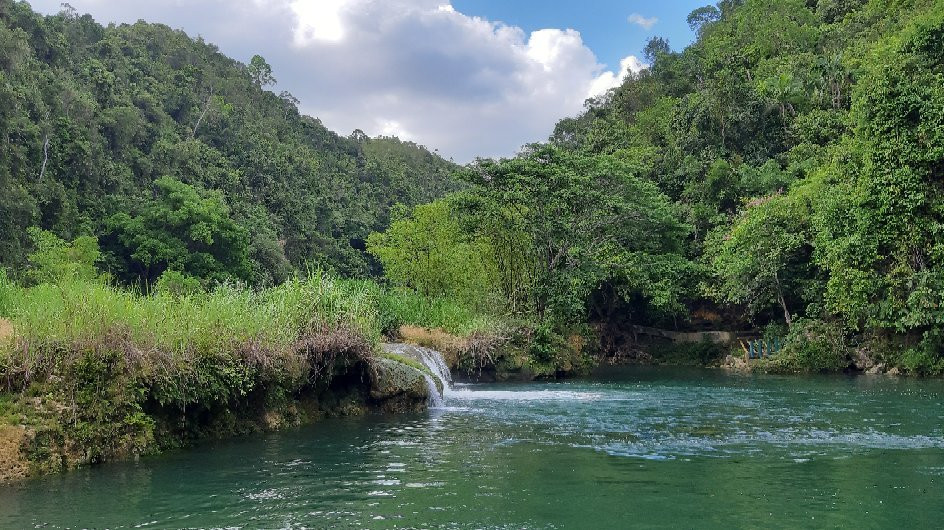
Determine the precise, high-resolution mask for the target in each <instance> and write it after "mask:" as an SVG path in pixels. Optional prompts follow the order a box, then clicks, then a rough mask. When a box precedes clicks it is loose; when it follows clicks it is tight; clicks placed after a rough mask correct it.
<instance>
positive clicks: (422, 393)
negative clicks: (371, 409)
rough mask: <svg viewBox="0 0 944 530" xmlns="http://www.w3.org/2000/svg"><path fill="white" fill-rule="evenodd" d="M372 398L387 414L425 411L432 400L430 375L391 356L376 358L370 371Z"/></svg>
mask: <svg viewBox="0 0 944 530" xmlns="http://www.w3.org/2000/svg"><path fill="white" fill-rule="evenodd" d="M368 374H369V377H370V398H371V400H373V401H375V402H377V403H378V404H379V406H380V409H381V410H383V411H385V412H406V411H417V410H422V409H424V408H425V407H426V403H427V401H428V400H429V387H428V386H427V384H426V377H427V375H426V374H425V373H424V372H422V371H421V370H418V369H416V368H414V367H412V366H410V365H408V364H405V363H402V362H399V361H396V360H394V359H390V358H387V357H381V358H375V359H373V360H372V361H371V364H370V369H369V370H368Z"/></svg>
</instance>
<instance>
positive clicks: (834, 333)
mask: <svg viewBox="0 0 944 530" xmlns="http://www.w3.org/2000/svg"><path fill="white" fill-rule="evenodd" d="M849 355H850V352H849V347H848V345H847V344H846V334H845V330H844V329H843V327H842V325H841V324H838V323H833V322H826V321H822V320H810V319H800V320H797V321H796V322H794V324H793V326H792V327H791V328H790V333H789V334H788V335H787V340H786V343H785V345H784V348H783V350H782V351H781V352H780V353H779V354H777V355H776V356H774V358H773V359H771V360H770V362H769V363H767V367H768V368H771V369H774V370H775V371H800V372H835V371H839V370H843V369H845V368H848V367H849V365H850V357H849Z"/></svg>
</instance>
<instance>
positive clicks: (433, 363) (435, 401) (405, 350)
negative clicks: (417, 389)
mask: <svg viewBox="0 0 944 530" xmlns="http://www.w3.org/2000/svg"><path fill="white" fill-rule="evenodd" d="M383 347H384V349H385V350H386V351H388V352H390V353H395V354H397V355H401V356H403V357H407V358H410V359H413V360H415V361H419V362H420V363H422V364H423V366H425V367H426V368H428V369H429V371H430V372H431V373H432V374H433V376H435V377H436V379H439V383H440V385H437V384H436V381H435V380H434V379H433V377H431V376H430V375H429V374H423V376H424V377H425V378H426V385H427V387H428V388H429V406H430V407H431V408H438V407H441V406H442V404H443V397H444V395H445V394H446V393H448V392H449V391H450V390H451V389H452V373H450V371H449V365H447V364H446V361H445V359H443V356H442V354H441V353H439V352H438V351H436V350H431V349H429V348H424V347H422V346H414V345H412V344H384V345H383ZM440 386H441V387H442V392H440V391H439V388H440Z"/></svg>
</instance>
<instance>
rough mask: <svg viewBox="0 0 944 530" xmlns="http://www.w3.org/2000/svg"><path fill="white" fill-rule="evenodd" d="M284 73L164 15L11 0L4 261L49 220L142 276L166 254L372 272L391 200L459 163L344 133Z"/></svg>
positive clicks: (0, 239)
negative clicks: (115, 21) (164, 21)
mask: <svg viewBox="0 0 944 530" xmlns="http://www.w3.org/2000/svg"><path fill="white" fill-rule="evenodd" d="M277 73H278V72H275V73H274V74H277ZM273 81H274V78H273V72H272V71H271V68H270V67H269V66H268V65H267V64H266V63H265V60H264V59H263V58H261V57H258V56H256V57H254V58H253V60H252V61H249V64H243V63H240V62H239V61H236V60H234V59H231V58H228V57H226V56H224V55H223V54H221V53H220V52H219V50H218V49H217V48H216V47H215V46H213V45H212V44H209V43H206V42H204V41H203V40H202V39H199V38H198V39H193V38H191V37H189V36H188V35H186V34H185V33H183V32H182V31H177V30H173V29H171V28H169V27H167V26H164V25H160V24H149V23H145V22H138V23H135V24H133V25H126V24H122V25H118V26H116V25H109V26H107V27H105V26H102V25H100V24H98V23H97V22H96V21H94V20H93V19H92V18H91V17H90V16H89V15H84V16H79V14H78V13H75V12H74V11H70V10H68V9H66V10H64V11H63V12H61V13H60V14H58V15H56V16H48V17H44V16H41V15H39V14H37V13H35V12H33V10H32V9H31V8H30V6H29V4H27V3H26V2H14V1H12V0H0V189H3V190H4V193H2V194H0V267H2V268H7V269H10V270H11V271H12V272H13V273H14V274H15V275H18V274H17V273H18V271H21V270H22V268H23V267H24V265H25V264H26V257H27V255H28V254H29V253H30V252H31V251H32V250H33V248H34V246H33V244H32V242H31V241H30V238H29V236H28V233H27V229H28V228H30V227H38V228H41V229H44V230H48V231H51V232H53V233H54V234H56V235H58V236H59V237H61V238H64V239H66V240H72V239H75V238H76V237H79V236H95V237H97V238H98V239H99V242H100V244H101V246H102V248H103V250H104V253H103V261H102V262H101V263H102V265H103V267H102V268H104V269H106V270H107V271H108V272H110V273H111V274H112V275H113V276H114V277H116V278H118V279H120V280H121V281H123V282H125V283H129V284H132V283H136V284H149V283H151V282H153V281H155V280H156V279H157V278H158V277H159V276H160V274H161V273H162V272H163V271H164V270H166V269H167V268H174V269H185V270H183V271H181V272H183V273H187V274H191V275H194V276H197V277H201V278H203V279H207V278H210V279H240V280H245V281H249V282H250V283H252V284H272V283H278V282H279V281H281V280H283V279H285V278H286V277H287V276H288V275H289V274H290V273H291V271H292V270H295V269H299V268H304V267H306V265H307V264H313V265H314V266H320V267H326V268H329V269H332V270H335V271H337V272H339V273H342V274H346V275H363V274H365V273H368V272H370V270H371V267H372V266H371V262H370V260H369V259H368V258H367V257H366V255H365V253H364V252H363V248H364V246H363V245H364V244H363V241H364V240H365V239H366V236H367V235H368V234H369V233H370V232H371V231H373V230H378V229H381V228H382V227H384V226H386V224H387V222H388V214H389V210H390V207H391V206H392V205H394V204H396V203H404V204H406V205H412V204H417V203H421V202H427V201H429V200H432V199H435V198H436V197H439V196H440V195H442V194H444V193H445V192H447V191H449V190H453V189H455V188H456V183H455V181H454V180H453V176H452V175H453V171H454V169H455V166H454V165H453V164H452V163H451V162H448V161H445V160H443V159H441V158H440V157H439V156H438V155H435V154H433V153H430V152H429V151H428V150H427V149H426V148H424V147H422V146H418V145H415V144H412V143H409V142H402V141H399V140H397V139H395V138H378V139H370V138H367V137H366V136H365V135H363V133H360V132H359V131H355V133H353V134H352V135H351V136H350V137H343V136H339V135H338V134H336V133H334V132H331V131H329V130H328V129H326V128H325V127H324V126H323V125H322V124H321V122H320V121H319V120H318V119H316V118H313V117H309V116H304V115H301V114H300V113H299V111H298V107H297V105H298V101H297V100H296V99H295V98H294V97H293V96H292V95H291V94H289V93H286V92H282V93H281V94H275V93H273V92H271V91H269V90H268V89H269V88H270V87H271V86H272V84H273ZM162 178H164V182H165V185H164V186H156V185H155V182H156V181H158V180H159V179H162ZM178 183H180V184H181V185H183V187H180V186H178V185H177V184H178ZM171 190H175V191H171ZM174 193H176V194H178V195H177V197H178V199H179V200H181V201H182V200H183V199H182V197H183V196H188V197H190V202H189V203H188V202H186V201H184V202H182V203H180V204H175V202H174V201H175V200H177V199H173V198H172V197H171V195H173V194H174ZM195 201H196V202H195ZM157 203H160V205H159V206H158V205H157ZM198 206H199V207H198ZM162 208H163V209H162ZM188 209H190V210H193V209H196V210H198V211H197V212H196V213H194V212H193V211H191V212H190V213H189V214H188V213H186V212H187V211H188ZM169 212H176V213H174V215H173V216H176V217H182V218H181V219H176V220H175V221H174V222H168V223H167V224H166V226H163V227H156V228H155V227H153V226H150V227H149V228H151V229H152V230H149V231H148V232H147V233H144V232H142V230H141V228H142V227H141V226H140V225H141V224H142V223H138V222H137V220H139V219H149V217H148V215H151V217H153V216H154V215H157V216H158V217H160V218H162V219H167V215H168V214H169ZM118 213H123V214H125V217H124V218H122V217H116V214H118ZM151 224H152V225H153V223H151ZM194 227H197V228H194ZM201 230H202V231H203V232H200V231H201ZM175 231H176V232H177V233H172V232H175ZM181 232H187V233H188V235H184V234H182V233H181ZM214 235H217V236H218V237H215V238H214V237H213V236H214ZM222 247H229V248H222ZM181 254H199V255H200V256H202V260H203V262H205V263H202V264H195V263H192V262H191V263H187V262H185V260H184V259H183V258H181Z"/></svg>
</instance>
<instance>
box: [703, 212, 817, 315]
mask: <svg viewBox="0 0 944 530" xmlns="http://www.w3.org/2000/svg"><path fill="white" fill-rule="evenodd" d="M809 217H810V213H809V206H808V204H807V203H806V201H805V200H804V198H803V197H802V196H800V197H795V196H792V195H790V196H784V195H774V196H770V197H764V198H760V199H756V200H754V201H752V202H751V203H749V204H748V205H747V208H746V209H744V210H743V211H742V212H741V214H740V216H739V217H738V218H737V219H736V220H735V221H734V223H733V225H732V226H731V227H730V228H727V227H725V228H724V229H721V230H718V231H716V232H715V233H714V234H713V236H712V238H711V239H710V241H709V245H708V248H709V253H708V259H709V260H710V262H711V267H712V269H713V271H714V272H715V275H716V277H717V278H718V282H717V283H716V284H714V285H713V286H712V287H713V288H715V289H717V295H718V296H719V297H721V298H722V299H723V300H725V301H728V302H734V303H737V304H744V305H745V306H747V308H748V309H749V310H750V311H752V312H753V313H755V314H756V313H757V312H759V311H761V310H764V309H767V308H769V307H770V306H771V305H773V304H776V305H778V306H780V308H781V309H782V311H783V318H784V321H785V322H786V323H787V324H788V325H789V324H790V323H791V318H792V317H791V311H790V308H789V305H788V301H795V300H797V298H798V295H799V294H800V293H799V291H800V290H801V288H802V283H803V282H804V280H806V279H807V277H808V275H809V272H808V271H807V268H808V265H807V264H808V263H809V257H810V242H809V239H810V235H809ZM790 305H793V306H794V307H796V306H795V305H794V304H790Z"/></svg>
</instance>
